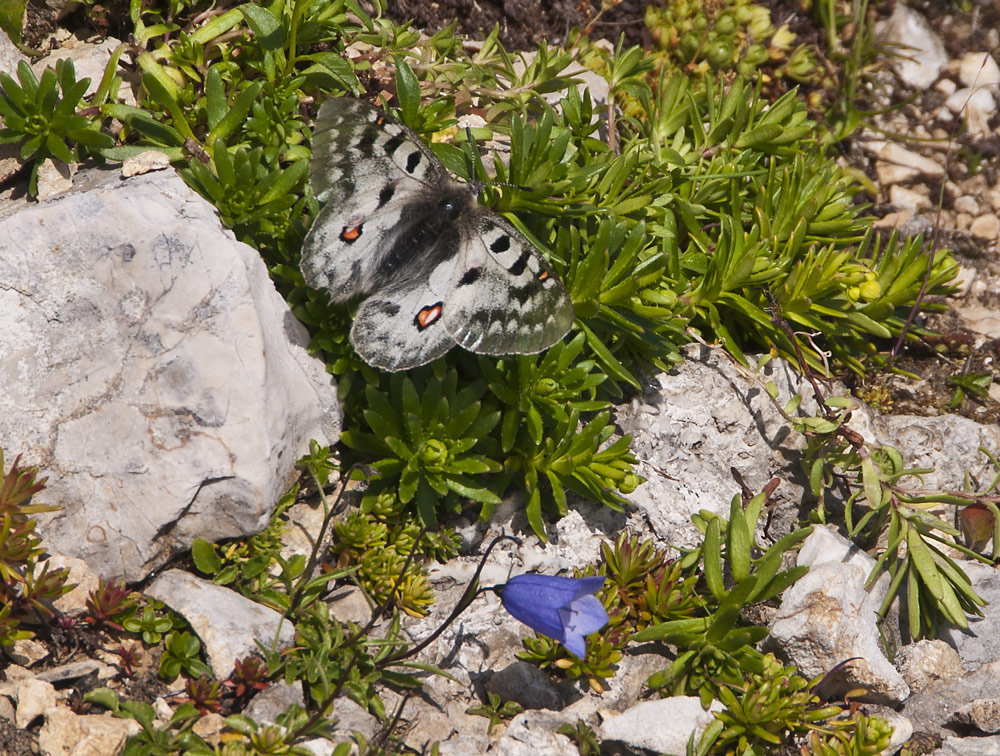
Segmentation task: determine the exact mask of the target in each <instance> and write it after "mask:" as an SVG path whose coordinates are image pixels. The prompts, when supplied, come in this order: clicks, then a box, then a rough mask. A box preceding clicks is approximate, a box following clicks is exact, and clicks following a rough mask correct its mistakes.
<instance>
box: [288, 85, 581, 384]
mask: <svg viewBox="0 0 1000 756" xmlns="http://www.w3.org/2000/svg"><path fill="white" fill-rule="evenodd" d="M309 180H310V184H311V186H312V190H313V193H314V194H315V196H316V198H317V199H318V200H319V201H320V202H322V203H324V206H323V208H322V209H321V210H320V212H319V214H318V215H317V217H316V221H315V222H314V224H313V227H312V228H311V229H310V231H309V233H308V235H307V236H306V240H305V243H304V244H303V247H302V263H301V267H302V272H303V275H304V277H305V280H306V283H308V284H309V285H310V286H314V287H317V288H325V289H327V290H328V291H329V292H330V296H331V298H332V299H334V300H335V301H345V300H347V299H350V298H352V297H360V298H361V303H360V305H359V307H358V312H357V314H356V316H355V320H354V325H353V327H352V328H351V343H352V344H353V345H354V348H355V350H356V351H357V353H358V354H359V355H360V356H361V357H362V358H363V359H364V360H366V361H367V362H369V363H370V364H372V365H375V366H377V367H382V368H384V369H386V370H393V371H395V370H405V369H408V368H411V367H416V366H418V365H423V364H425V363H427V362H430V361H431V360H433V359H435V358H437V357H439V356H441V355H443V354H444V353H445V352H447V351H448V350H449V349H450V348H451V347H452V346H454V345H455V344H459V345H461V346H463V347H464V348H466V349H469V350H470V351H474V352H480V353H483V354H512V353H531V352H539V351H541V350H543V349H546V348H547V347H549V346H552V344H554V343H556V342H557V341H558V340H559V339H561V338H562V337H563V336H564V335H565V333H566V331H567V330H568V329H569V327H570V325H571V322H572V319H573V308H572V304H571V303H570V300H569V297H568V296H567V294H566V290H565V289H564V288H563V286H562V284H561V283H560V282H559V281H558V280H557V279H556V278H555V276H554V274H553V273H552V271H551V269H550V268H549V266H548V264H547V263H546V262H545V261H544V260H543V259H542V258H541V257H540V256H539V255H538V253H537V252H536V251H535V249H534V247H532V245H531V243H530V242H529V241H528V240H527V239H526V238H525V237H524V236H523V235H522V234H520V233H518V232H517V231H516V230H515V229H514V228H513V227H512V226H510V224H508V223H507V222H506V221H504V220H503V219H501V218H500V217H499V216H498V215H496V214H494V213H492V212H491V211H489V210H487V209H486V208H482V207H479V206H478V205H477V204H476V202H475V196H474V194H473V192H472V190H471V189H470V188H469V187H467V186H465V185H462V184H457V183H455V182H452V181H451V180H450V179H449V177H448V174H447V172H446V171H445V169H444V166H442V165H441V163H440V161H439V160H438V159H437V157H435V155H434V153H433V152H431V150H430V149H429V148H427V147H426V146H425V145H424V144H423V142H421V141H420V139H419V138H418V137H417V136H416V135H415V134H414V133H413V132H412V131H410V130H409V129H407V128H406V127H405V126H403V125H402V124H400V123H399V122H398V121H396V120H394V119H393V118H391V117H390V116H388V115H387V114H385V113H383V112H382V111H381V110H379V109H377V108H375V107H373V106H371V105H368V104H366V103H364V102H361V101H358V100H351V99H346V98H336V99H332V100H328V101H327V102H326V103H324V104H323V106H322V107H321V108H320V111H319V115H318V116H317V120H316V131H315V133H314V136H313V156H312V160H311V162H310V172H309Z"/></svg>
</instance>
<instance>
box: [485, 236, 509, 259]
mask: <svg viewBox="0 0 1000 756" xmlns="http://www.w3.org/2000/svg"><path fill="white" fill-rule="evenodd" d="M508 249H510V237H509V236H507V235H506V234H503V235H502V236H498V237H497V238H496V239H495V240H494V241H493V243H492V244H491V245H490V251H491V252H493V254H495V255H499V254H500V253H501V252H506V251H507V250H508Z"/></svg>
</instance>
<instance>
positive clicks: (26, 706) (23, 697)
mask: <svg viewBox="0 0 1000 756" xmlns="http://www.w3.org/2000/svg"><path fill="white" fill-rule="evenodd" d="M14 697H15V698H16V699H17V715H16V716H15V717H14V723H15V724H16V725H17V726H18V727H21V728H24V727H27V726H28V725H29V724H31V722H32V721H33V720H34V719H35V717H39V716H41V715H42V714H44V713H45V712H46V711H47V710H48V709H51V708H53V707H54V706H55V705H56V689H55V688H54V687H53V686H52V684H51V683H47V682H44V681H42V680H36V679H34V678H29V679H27V680H21V681H20V682H19V683H17V684H16V685H15V691H14Z"/></svg>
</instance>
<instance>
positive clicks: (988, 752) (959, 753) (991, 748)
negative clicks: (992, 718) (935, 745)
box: [931, 737, 1000, 756]
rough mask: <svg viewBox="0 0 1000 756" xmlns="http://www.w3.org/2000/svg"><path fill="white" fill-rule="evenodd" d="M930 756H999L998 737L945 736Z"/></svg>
mask: <svg viewBox="0 0 1000 756" xmlns="http://www.w3.org/2000/svg"><path fill="white" fill-rule="evenodd" d="M931 756H1000V737H992V738H945V740H944V742H943V743H942V744H941V747H940V748H939V749H937V750H936V751H934V753H933V754H931Z"/></svg>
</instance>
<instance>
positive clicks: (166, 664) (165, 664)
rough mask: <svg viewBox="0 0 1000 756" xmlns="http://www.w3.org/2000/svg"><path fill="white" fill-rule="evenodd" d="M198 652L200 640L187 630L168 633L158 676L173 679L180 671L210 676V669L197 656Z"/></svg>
mask: <svg viewBox="0 0 1000 756" xmlns="http://www.w3.org/2000/svg"><path fill="white" fill-rule="evenodd" d="M200 654H201V641H200V640H198V638H197V637H195V636H194V635H192V634H191V633H189V632H187V631H184V632H173V633H170V635H168V636H167V639H166V641H165V642H164V647H163V656H162V657H161V658H160V669H159V675H160V677H162V678H164V679H165V680H173V679H174V678H175V677H177V675H179V674H180V673H181V672H183V673H184V674H186V675H188V676H190V677H201V676H202V675H208V676H211V674H212V670H210V669H209V668H208V665H207V664H205V662H203V661H202V660H201V659H200V658H199V657H200Z"/></svg>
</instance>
